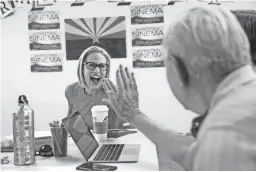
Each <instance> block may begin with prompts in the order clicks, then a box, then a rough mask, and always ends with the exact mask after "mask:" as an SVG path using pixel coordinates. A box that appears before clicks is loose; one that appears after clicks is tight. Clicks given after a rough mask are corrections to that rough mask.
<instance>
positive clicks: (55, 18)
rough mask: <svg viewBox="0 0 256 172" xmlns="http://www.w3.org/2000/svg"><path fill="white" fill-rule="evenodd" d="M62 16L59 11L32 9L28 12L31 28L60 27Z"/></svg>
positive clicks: (29, 26)
mask: <svg viewBox="0 0 256 172" xmlns="http://www.w3.org/2000/svg"><path fill="white" fill-rule="evenodd" d="M59 28H60V17H59V12H57V11H31V12H29V14H28V29H29V30H47V29H59Z"/></svg>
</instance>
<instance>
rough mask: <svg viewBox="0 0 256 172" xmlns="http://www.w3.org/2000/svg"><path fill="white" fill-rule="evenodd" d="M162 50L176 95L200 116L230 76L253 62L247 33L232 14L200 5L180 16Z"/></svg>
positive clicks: (170, 82)
mask: <svg viewBox="0 0 256 172" xmlns="http://www.w3.org/2000/svg"><path fill="white" fill-rule="evenodd" d="M163 47H164V50H165V52H166V54H165V57H166V58H165V65H166V71H167V79H168V82H169V84H170V86H171V89H172V91H173V93H174V95H175V96H176V98H177V99H178V100H179V101H180V102H181V103H182V104H183V105H184V107H185V108H187V109H190V110H192V111H194V112H196V113H199V114H203V113H204V112H205V111H206V109H207V108H208V106H209V103H210V101H211V99H212V96H213V93H214V91H215V90H216V88H217V86H218V85H219V83H220V82H221V81H222V80H223V79H224V78H225V77H226V76H227V75H228V74H230V73H231V72H232V71H234V70H236V69H238V68H240V67H242V66H245V65H247V64H250V63H251V57H250V52H249V47H250V46H249V42H248V39H247V37H246V34H245V32H244V30H243V29H242V27H241V26H240V24H239V23H238V21H237V19H236V18H235V16H234V15H232V13H231V12H229V11H227V10H224V9H222V8H219V7H213V6H199V7H193V8H190V9H188V10H186V11H184V12H183V13H181V14H180V17H178V18H177V20H176V21H174V22H173V23H172V24H171V25H170V26H169V28H168V30H167V32H166V35H165V38H164V41H163Z"/></svg>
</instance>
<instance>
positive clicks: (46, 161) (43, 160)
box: [1, 131, 159, 171]
mask: <svg viewBox="0 0 256 172" xmlns="http://www.w3.org/2000/svg"><path fill="white" fill-rule="evenodd" d="M42 133H45V135H46V136H47V135H49V133H50V131H45V132H42ZM42 133H41V134H42ZM107 142H108V143H115V144H122V143H127V144H129V143H130V144H141V149H140V155H139V160H138V162H137V163H113V164H112V163H107V164H108V165H114V166H117V170H118V171H158V169H159V168H158V160H157V153H156V148H155V145H154V144H153V143H152V142H151V141H150V140H149V139H148V138H147V137H146V136H144V135H143V134H142V133H140V132H138V133H133V134H128V135H126V136H122V137H119V138H116V139H114V138H111V139H108V141H107ZM3 156H9V158H8V159H9V160H10V162H9V164H4V165H2V166H1V170H2V171H21V170H26V171H48V170H51V171H63V170H64V171H76V167H77V166H78V165H80V164H82V163H84V162H85V160H84V158H83V156H82V154H81V153H80V152H79V150H78V148H77V146H76V145H75V143H74V141H73V140H72V138H71V137H69V140H68V155H67V156H66V157H48V158H47V157H40V156H36V162H35V164H32V165H28V166H15V165H14V164H13V162H14V161H13V152H3V153H2V154H1V157H3Z"/></svg>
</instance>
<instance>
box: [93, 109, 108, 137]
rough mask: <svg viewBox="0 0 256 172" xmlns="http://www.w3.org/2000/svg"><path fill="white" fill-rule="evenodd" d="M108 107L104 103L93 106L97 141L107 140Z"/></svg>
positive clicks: (94, 129)
mask: <svg viewBox="0 0 256 172" xmlns="http://www.w3.org/2000/svg"><path fill="white" fill-rule="evenodd" d="M108 110H109V109H108V107H107V106H104V105H98V106H93V107H92V109H91V111H92V119H93V131H94V134H95V138H96V140H97V141H104V140H107V133H108Z"/></svg>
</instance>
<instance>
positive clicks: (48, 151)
mask: <svg viewBox="0 0 256 172" xmlns="http://www.w3.org/2000/svg"><path fill="white" fill-rule="evenodd" d="M35 155H36V156H42V157H50V156H53V150H52V147H51V146H50V145H43V146H42V147H41V148H40V149H39V152H38V153H37V152H36V153H35Z"/></svg>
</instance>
